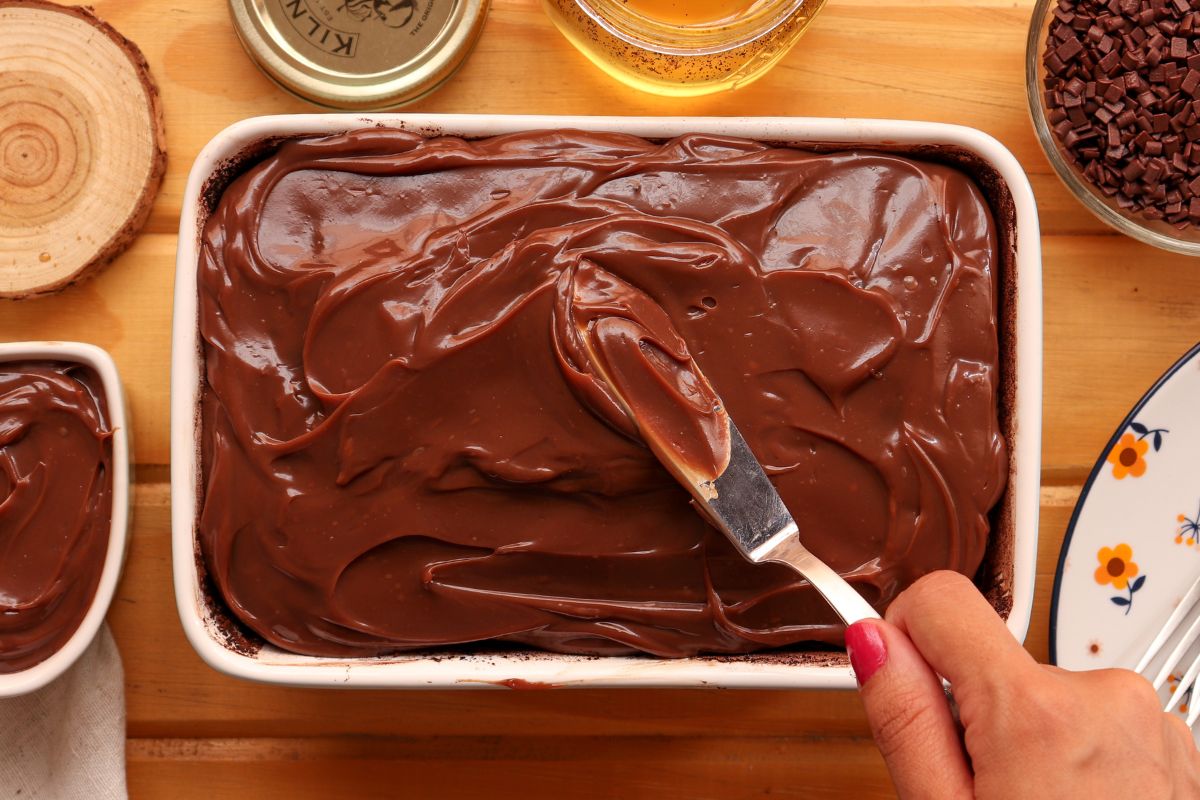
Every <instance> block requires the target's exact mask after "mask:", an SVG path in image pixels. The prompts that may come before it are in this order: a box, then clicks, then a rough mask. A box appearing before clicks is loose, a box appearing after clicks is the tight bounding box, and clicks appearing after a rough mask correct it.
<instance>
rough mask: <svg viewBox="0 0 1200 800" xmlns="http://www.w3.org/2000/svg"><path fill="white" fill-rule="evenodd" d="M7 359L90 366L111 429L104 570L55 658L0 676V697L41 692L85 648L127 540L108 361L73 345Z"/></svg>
mask: <svg viewBox="0 0 1200 800" xmlns="http://www.w3.org/2000/svg"><path fill="white" fill-rule="evenodd" d="M11 361H65V362H70V363H76V364H82V365H84V366H86V367H90V368H91V369H92V371H94V372H95V373H96V374H97V375H98V376H99V377H100V383H101V384H102V385H103V387H104V399H105V402H106V403H107V404H108V423H109V425H110V426H111V427H112V431H113V435H112V464H113V474H112V519H111V521H110V523H109V535H108V550H107V551H105V554H104V569H103V570H102V571H101V573H100V583H99V584H98V585H97V587H96V594H95V595H94V596H93V597H92V604H91V606H90V607H89V608H88V612H87V614H85V615H84V617H83V621H82V622H81V623H80V624H79V627H78V628H77V629H76V631H75V633H74V635H72V636H71V638H70V639H68V640H67V643H66V644H64V645H63V646H62V647H61V648H59V649H58V651H57V652H55V653H54V655H52V656H50V657H49V658H47V659H46V660H45V661H42V662H41V663H39V664H35V665H33V666H32V667H30V668H29V669H25V670H21V671H20V672H13V673H9V674H6V675H0V697H15V696H16V695H21V694H27V693H29V692H35V691H37V690H38V689H41V688H42V687H43V686H45V685H47V684H48V683H50V682H51V681H53V680H54V679H55V678H57V677H58V676H60V675H62V674H63V673H64V672H66V671H67V669H68V668H70V666H71V665H72V664H74V663H75V661H76V659H78V658H79V657H80V656H81V655H83V652H84V651H85V650H87V648H88V645H90V644H91V643H92V639H94V638H95V637H96V631H98V630H99V629H100V624H101V623H102V622H104V615H105V614H107V613H108V607H109V605H110V604H111V603H112V598H113V594H115V593H116V590H117V582H118V581H119V580H120V578H121V569H122V568H123V567H124V562H125V546H126V542H127V540H128V537H129V425H128V424H127V421H126V414H125V392H124V390H123V389H122V387H121V378H120V376H119V375H118V374H117V366H116V364H114V363H113V360H112V357H111V356H109V354H108V353H106V352H105V351H103V350H101V349H100V348H99V347H96V346H95V345H90V344H81V343H78V342H11V343H5V344H0V363H3V362H11Z"/></svg>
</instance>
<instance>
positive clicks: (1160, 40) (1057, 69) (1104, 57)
mask: <svg viewBox="0 0 1200 800" xmlns="http://www.w3.org/2000/svg"><path fill="white" fill-rule="evenodd" d="M1042 63H1043V64H1044V65H1045V67H1046V77H1045V79H1044V84H1043V89H1044V91H1043V93H1042V98H1043V102H1044V103H1045V107H1046V114H1047V120H1048V123H1049V126H1050V129H1051V130H1052V131H1053V132H1054V135H1055V136H1056V137H1057V138H1058V140H1059V142H1061V144H1062V146H1063V148H1064V149H1065V151H1066V154H1067V155H1068V157H1069V158H1070V159H1071V160H1073V161H1074V163H1075V166H1076V167H1077V168H1078V169H1079V171H1080V172H1081V173H1082V175H1083V176H1084V178H1086V179H1087V180H1088V181H1090V182H1091V183H1092V184H1093V185H1094V186H1096V188H1097V189H1099V190H1100V192H1101V193H1103V194H1104V195H1105V196H1106V197H1110V198H1112V200H1113V202H1114V203H1116V205H1117V206H1119V207H1120V208H1123V209H1125V210H1127V211H1130V212H1136V213H1140V214H1141V215H1142V216H1143V217H1145V218H1147V219H1150V220H1164V221H1165V222H1167V223H1169V224H1171V225H1174V226H1175V227H1176V228H1179V229H1181V230H1182V229H1185V228H1188V227H1189V226H1192V225H1200V8H1198V9H1193V8H1192V3H1190V2H1188V0H1103V1H1102V0H1059V1H1058V3H1057V5H1056V6H1055V8H1054V12H1053V19H1052V20H1051V21H1050V31H1049V36H1048V37H1047V40H1046V49H1045V51H1044V53H1043V54H1042Z"/></svg>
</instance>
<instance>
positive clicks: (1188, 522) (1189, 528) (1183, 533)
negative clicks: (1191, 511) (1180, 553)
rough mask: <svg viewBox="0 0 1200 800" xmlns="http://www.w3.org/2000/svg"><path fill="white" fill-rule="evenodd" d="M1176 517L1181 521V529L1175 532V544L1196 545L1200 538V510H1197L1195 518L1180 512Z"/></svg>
mask: <svg viewBox="0 0 1200 800" xmlns="http://www.w3.org/2000/svg"><path fill="white" fill-rule="evenodd" d="M1175 519H1176V520H1178V522H1179V530H1178V531H1177V532H1176V533H1175V544H1186V545H1187V546H1188V547H1195V546H1196V542H1197V541H1198V540H1200V511H1197V512H1196V518H1195V519H1192V518H1191V517H1189V516H1188V515H1187V514H1180V515H1179V516H1177V517H1176V518H1175Z"/></svg>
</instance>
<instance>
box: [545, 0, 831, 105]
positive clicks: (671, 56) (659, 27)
mask: <svg viewBox="0 0 1200 800" xmlns="http://www.w3.org/2000/svg"><path fill="white" fill-rule="evenodd" d="M542 5H543V7H544V8H545V9H546V13H547V14H548V15H549V16H550V19H552V20H553V21H554V24H555V25H557V26H558V29H559V30H560V31H562V32H563V34H564V35H565V36H566V37H567V38H568V39H569V40H570V41H571V43H572V44H574V45H575V46H576V47H577V48H579V50H580V51H581V52H583V54H584V55H586V56H587V57H588V58H589V59H591V61H592V63H594V64H595V65H596V66H598V67H600V69H602V70H604V71H605V72H607V73H608V74H609V75H611V76H613V77H614V78H616V79H617V80H619V81H623V82H624V83H627V84H629V85H630V86H633V87H634V88H636V89H641V90H642V91H646V92H653V93H654V94H662V95H673V96H677V97H679V96H690V95H700V94H708V93H710V92H719V91H724V90H726V89H736V88H738V87H739V86H745V85H746V84H748V83H750V82H751V81H753V80H755V79H756V78H759V77H760V76H762V74H763V73H765V72H766V71H767V70H768V69H770V68H771V67H773V66H774V65H775V63H776V62H777V61H779V59H780V58H782V57H783V56H784V54H785V53H787V52H788V50H790V49H792V46H793V45H794V44H796V41H797V40H798V39H799V38H800V35H801V34H802V33H804V31H805V29H806V28H807V27H808V23H809V22H811V21H812V19H813V17H815V16H816V15H817V12H819V11H820V10H821V7H822V6H824V5H825V0H542Z"/></svg>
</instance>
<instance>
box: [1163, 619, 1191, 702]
mask: <svg viewBox="0 0 1200 800" xmlns="http://www.w3.org/2000/svg"><path fill="white" fill-rule="evenodd" d="M1197 638H1200V615H1198V616H1197V617H1196V618H1195V619H1194V620H1192V624H1191V625H1189V626H1188V629H1187V632H1186V633H1184V634H1183V638H1182V639H1180V640H1179V644H1177V645H1175V649H1174V650H1172V651H1171V655H1169V656H1167V660H1166V661H1165V662H1163V666H1162V669H1161V670H1160V671H1159V673H1158V676H1157V677H1155V679H1154V681H1153V683H1154V688H1155V689H1160V688H1162V685H1163V684H1164V683H1166V682H1167V677H1168V676H1169V675H1170V674H1171V671H1172V670H1174V669H1175V667H1176V666H1178V664H1179V660H1180V659H1181V658H1183V656H1184V654H1185V653H1187V651H1188V650H1189V649H1191V646H1192V645H1193V644H1195V643H1196V639H1197Z"/></svg>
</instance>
